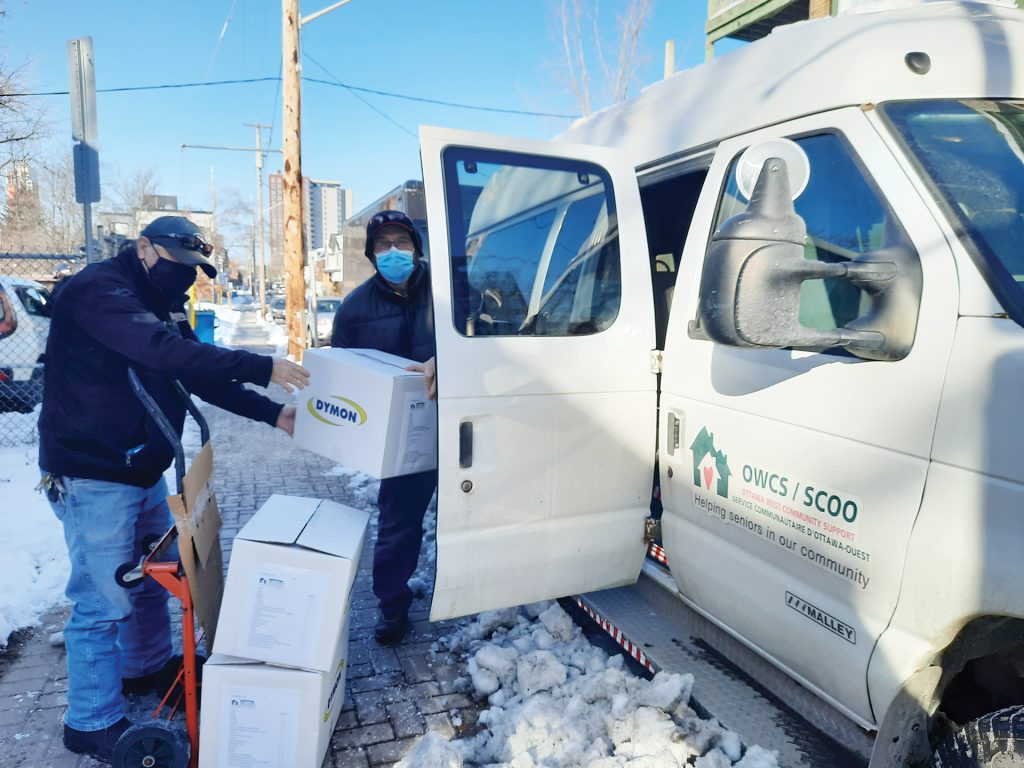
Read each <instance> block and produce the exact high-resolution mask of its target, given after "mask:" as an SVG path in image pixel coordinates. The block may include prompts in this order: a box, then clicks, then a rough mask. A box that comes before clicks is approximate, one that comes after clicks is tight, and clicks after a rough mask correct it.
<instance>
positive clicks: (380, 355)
mask: <svg viewBox="0 0 1024 768" xmlns="http://www.w3.org/2000/svg"><path fill="white" fill-rule="evenodd" d="M349 351H350V352H355V353H356V354H358V355H362V356H363V357H368V358H370V359H371V360H374V361H376V362H378V363H382V364H383V365H386V366H389V367H391V368H397V369H398V371H393V373H396V374H398V373H404V374H406V375H407V376H421V375H422V374H420V373H417V372H415V371H407V370H405V369H406V367H407V366H410V365H412V364H413V363H415V362H416V361H415V360H410V359H409V358H407V357H401V356H399V355H392V354H391V353H390V352H381V351H380V350H379V349H350V350H349Z"/></svg>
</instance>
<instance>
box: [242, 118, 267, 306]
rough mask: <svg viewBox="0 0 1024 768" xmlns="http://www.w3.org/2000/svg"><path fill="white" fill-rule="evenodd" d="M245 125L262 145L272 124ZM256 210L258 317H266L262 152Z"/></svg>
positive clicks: (258, 174)
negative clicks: (266, 130) (265, 131)
mask: <svg viewBox="0 0 1024 768" xmlns="http://www.w3.org/2000/svg"><path fill="white" fill-rule="evenodd" d="M246 125H247V126H250V127H252V128H255V129H256V146H257V147H262V146H263V129H264V128H271V127H273V126H269V125H263V124H261V123H246ZM256 210H257V212H258V217H257V218H258V224H257V226H258V227H259V235H258V238H259V244H260V263H259V270H258V271H259V279H260V317H262V318H266V316H267V282H266V266H265V264H264V261H265V259H264V250H263V248H264V247H263V152H262V151H260V152H257V153H256Z"/></svg>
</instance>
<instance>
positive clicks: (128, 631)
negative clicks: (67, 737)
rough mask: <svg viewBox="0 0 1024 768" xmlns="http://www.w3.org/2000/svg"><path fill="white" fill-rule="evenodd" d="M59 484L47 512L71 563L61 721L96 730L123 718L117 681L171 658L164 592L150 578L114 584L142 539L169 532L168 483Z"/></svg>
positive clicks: (135, 558)
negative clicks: (61, 528) (58, 524)
mask: <svg viewBox="0 0 1024 768" xmlns="http://www.w3.org/2000/svg"><path fill="white" fill-rule="evenodd" d="M60 479H61V482H62V483H63V484H64V489H65V492H64V494H63V497H62V498H58V499H57V500H56V501H51V502H50V506H52V507H53V511H54V513H55V514H56V515H57V517H58V518H59V519H60V521H61V523H62V524H63V525H64V540H65V542H67V547H68V555H69V556H70V560H71V575H70V577H69V578H68V586H67V589H66V590H65V594H66V595H67V597H68V600H70V601H71V603H72V608H71V616H70V617H69V618H68V621H67V624H65V626H64V644H65V646H66V648H67V659H68V710H67V714H66V715H65V716H64V722H65V723H66V724H67V725H69V726H71V727H72V728H75V729H77V730H80V731H98V730H101V729H103V728H108V727H110V726H111V725H113V724H114V723H116V722H117V721H118V720H120V719H121V718H122V717H124V697H123V696H122V695H121V678H122V677H141V676H143V675H147V674H150V673H152V672H155V671H156V670H158V669H160V667H161V666H163V664H164V663H165V662H166V661H167V660H168V659H169V658H170V656H171V650H172V647H171V632H170V629H171V621H170V612H169V611H168V608H167V598H168V594H167V592H166V590H164V588H163V587H162V586H160V585H159V584H158V583H157V582H156V581H154V580H153V579H148V578H147V579H145V580H144V581H143V582H142V584H141V585H140V586H138V587H135V588H134V589H130V590H129V589H124V588H123V587H121V586H119V585H118V584H117V582H116V581H115V580H114V572H115V571H116V570H117V567H118V566H119V565H121V564H122V563H127V562H134V563H137V562H138V561H139V558H140V557H141V556H142V539H143V538H145V537H146V536H148V535H149V534H163V533H164V532H165V531H166V530H167V529H168V528H169V527H170V526H171V511H170V509H169V508H168V506H167V501H166V497H167V484H166V483H165V482H164V480H163V479H162V478H161V479H160V481H159V482H157V483H156V484H155V485H153V486H152V487H150V488H136V487H134V486H131V485H123V484H121V483H111V482H105V481H102V480H87V479H83V478H77V477H62V478H60Z"/></svg>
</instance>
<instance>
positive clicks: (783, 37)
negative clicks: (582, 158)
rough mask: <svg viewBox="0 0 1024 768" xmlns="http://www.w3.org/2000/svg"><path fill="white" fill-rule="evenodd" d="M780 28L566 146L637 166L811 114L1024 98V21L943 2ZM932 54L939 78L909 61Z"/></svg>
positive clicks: (588, 124)
mask: <svg viewBox="0 0 1024 768" xmlns="http://www.w3.org/2000/svg"><path fill="white" fill-rule="evenodd" d="M893 5H894V4H892V3H889V4H888V5H886V6H884V8H883V9H881V10H872V7H871V6H870V5H868V6H866V7H865V8H864V9H863V10H859V11H854V12H847V13H843V14H840V15H838V16H835V17H830V18H824V19H818V20H815V21H805V22H798V23H796V24H789V25H786V26H781V27H776V28H775V30H774V31H773V32H772V33H771V34H770V35H768V36H767V37H765V38H763V39H761V40H758V41H756V42H754V43H751V44H750V45H748V46H745V47H743V48H740V49H738V50H736V51H733V52H732V53H729V54H727V55H725V56H722V57H721V58H719V59H715V60H713V61H711V62H708V63H706V64H702V65H700V66H697V67H694V68H693V69H689V70H685V71H682V72H679V73H677V74H676V75H674V76H672V77H670V78H668V79H666V80H662V81H660V82H658V83H655V84H654V85H651V86H649V87H647V88H646V89H644V91H643V92H642V93H641V94H640V95H639V96H638V97H637V98H635V99H633V100H631V101H629V102H625V103H623V104H619V105H616V106H613V107H609V108H608V109H605V110H603V111H602V112H599V113H597V114H595V115H592V116H590V117H588V118H584V119H582V120H580V121H578V122H577V123H576V124H575V125H573V126H572V127H571V128H570V129H569V130H568V131H566V132H565V133H564V134H562V135H561V136H560V137H559V139H561V140H565V141H572V142H577V143H583V144H600V145H607V146H617V147H622V148H623V149H625V150H626V151H627V152H628V153H629V155H630V157H631V159H632V161H633V164H634V165H636V166H641V165H644V164H647V163H650V162H652V161H655V160H658V159H661V158H667V157H669V156H671V155H673V154H676V153H679V152H680V151H684V150H689V149H693V148H696V147H699V146H701V145H704V144H710V143H715V142H718V141H720V140H722V139H724V138H727V137H729V136H735V135H737V134H740V133H745V132H747V131H750V130H753V129H755V128H760V127H764V126H769V125H773V124H775V123H778V122H781V121H785V120H790V119H793V118H796V117H799V116H801V115H808V114H814V113H817V112H822V111H825V110H829V109H835V108H838V107H844V106H851V105H862V104H877V103H879V102H883V101H890V100H894V99H934V98H981V97H992V98H1005V97H1021V96H1024V67H1022V66H1021V61H1020V58H1021V57H1022V56H1024V12H1021V11H1020V10H1017V9H1016V8H1012V7H1006V6H1004V5H995V4H990V3H981V2H956V1H953V0H938V1H933V2H921V3H919V4H917V5H914V6H911V7H907V5H906V4H905V3H904V4H895V5H896V6H897V7H892V6H893ZM913 51H923V52H924V53H927V54H928V56H929V57H930V59H931V69H930V71H929V72H928V73H927V74H924V75H919V74H915V73H914V72H912V71H911V70H910V68H909V67H908V66H907V64H906V63H905V61H904V57H905V56H906V54H907V53H910V52H913Z"/></svg>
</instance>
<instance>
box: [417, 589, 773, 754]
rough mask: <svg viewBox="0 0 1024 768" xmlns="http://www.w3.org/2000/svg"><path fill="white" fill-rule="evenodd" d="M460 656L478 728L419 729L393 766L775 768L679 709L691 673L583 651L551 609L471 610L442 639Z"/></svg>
mask: <svg viewBox="0 0 1024 768" xmlns="http://www.w3.org/2000/svg"><path fill="white" fill-rule="evenodd" d="M444 643H445V645H446V646H447V647H448V648H449V649H450V650H457V651H462V652H464V653H466V654H467V655H468V656H469V667H468V668H469V674H470V678H471V679H470V680H469V681H467V682H466V688H467V689H471V690H472V692H474V693H475V695H476V696H478V697H480V698H486V700H487V702H488V704H490V708H489V709H486V710H484V711H483V712H482V713H481V714H480V719H479V721H478V726H479V731H478V732H477V733H476V734H475V735H472V736H469V737H467V738H465V739H461V740H456V741H453V742H450V743H448V742H445V741H444V739H443V738H441V737H440V736H439V735H438V734H437V733H433V732H432V733H428V734H427V735H426V736H424V737H423V738H422V739H421V740H420V741H419V742H418V743H417V744H416V746H415V747H413V749H412V751H411V752H410V753H409V754H408V755H407V756H406V757H405V759H404V760H402V762H400V763H399V764H398V768H423V767H424V766H431V767H433V766H437V767H438V768H464V767H468V766H481V767H482V766H491V767H493V766H507V767H508V768H539V767H540V766H544V767H545V768H569V767H570V766H572V767H575V766H588V768H619V767H620V766H630V767H631V768H667V767H668V766H683V765H694V766H696V768H726V766H737V768H777V765H778V763H777V761H776V757H777V753H775V752H769V751H767V750H764V749H762V748H760V747H750V748H749V749H747V750H746V752H745V753H744V750H743V748H742V745H741V742H740V739H739V737H738V736H737V735H736V734H735V733H733V732H731V731H729V730H727V729H726V728H724V727H723V726H722V725H721V724H719V723H718V722H717V721H714V720H702V719H701V718H699V717H698V716H697V715H696V714H695V713H694V712H693V710H691V709H690V708H689V706H688V702H689V699H690V691H691V689H692V687H693V676H692V675H689V674H684V675H680V674H672V673H667V672H659V673H658V674H657V675H655V677H654V679H653V680H643V679H641V678H638V677H636V676H634V675H633V674H631V673H630V672H629V671H628V670H627V669H626V668H625V664H624V660H623V658H622V657H621V656H612V657H609V656H608V655H607V654H606V653H605V652H604V651H602V650H601V649H599V648H595V647H593V646H591V645H590V643H589V642H588V641H587V639H586V638H585V637H584V636H583V633H582V631H581V630H580V629H579V628H578V627H576V626H575V625H574V624H573V622H572V620H571V618H570V617H569V616H568V614H566V613H565V611H564V610H562V608H561V607H560V606H559V605H558V604H557V603H541V604H536V605H531V606H525V607H523V608H522V609H517V608H513V609H508V610H505V611H491V612H487V613H482V614H480V615H479V616H478V617H477V618H476V619H475V620H474V621H473V622H472V623H470V624H469V625H467V626H466V627H464V628H462V629H460V630H459V631H458V632H457V633H455V634H454V635H452V636H449V637H448V638H446V639H445V641H444Z"/></svg>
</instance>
